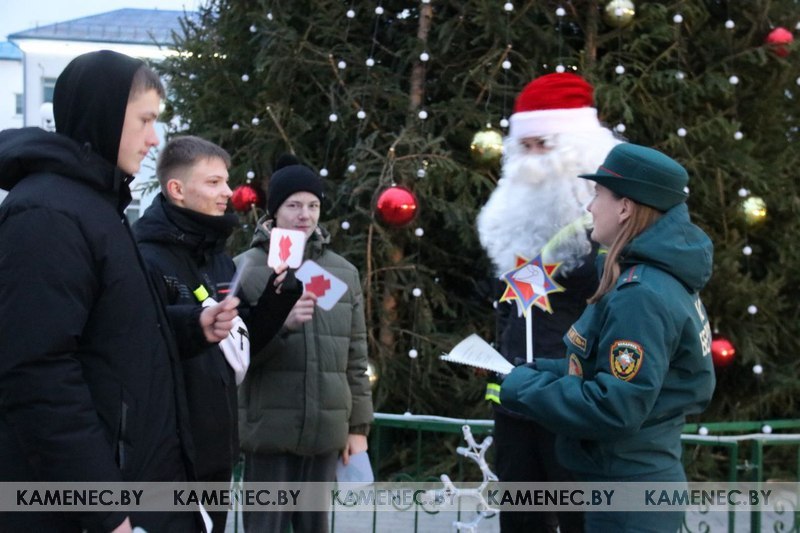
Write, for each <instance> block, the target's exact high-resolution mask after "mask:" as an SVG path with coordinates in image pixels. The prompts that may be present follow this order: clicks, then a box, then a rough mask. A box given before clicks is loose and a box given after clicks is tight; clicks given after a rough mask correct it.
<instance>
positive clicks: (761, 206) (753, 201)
mask: <svg viewBox="0 0 800 533" xmlns="http://www.w3.org/2000/svg"><path fill="white" fill-rule="evenodd" d="M742 211H743V212H744V220H745V222H747V224H748V225H750V226H757V225H759V224H761V223H762V222H764V220H766V219H767V202H765V201H764V199H763V198H760V197H758V196H749V197H748V198H747V199H746V200H745V201H744V202H742Z"/></svg>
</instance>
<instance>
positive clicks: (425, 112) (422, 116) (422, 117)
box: [417, 109, 428, 120]
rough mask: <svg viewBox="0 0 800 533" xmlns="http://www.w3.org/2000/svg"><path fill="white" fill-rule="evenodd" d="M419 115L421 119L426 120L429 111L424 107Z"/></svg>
mask: <svg viewBox="0 0 800 533" xmlns="http://www.w3.org/2000/svg"><path fill="white" fill-rule="evenodd" d="M417 116H418V117H419V118H420V120H425V119H426V118H428V112H427V111H425V110H424V109H423V110H422V111H420V112H419V113H418V114H417Z"/></svg>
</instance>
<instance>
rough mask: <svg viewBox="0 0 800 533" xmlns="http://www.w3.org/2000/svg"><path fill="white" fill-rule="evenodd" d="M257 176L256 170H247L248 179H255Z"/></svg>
mask: <svg viewBox="0 0 800 533" xmlns="http://www.w3.org/2000/svg"><path fill="white" fill-rule="evenodd" d="M255 177H256V173H255V172H253V171H252V170H248V171H247V179H249V180H251V179H253V178H255Z"/></svg>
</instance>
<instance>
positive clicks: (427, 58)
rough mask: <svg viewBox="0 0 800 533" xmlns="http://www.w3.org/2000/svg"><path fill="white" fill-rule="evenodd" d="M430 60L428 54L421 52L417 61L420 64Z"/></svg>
mask: <svg viewBox="0 0 800 533" xmlns="http://www.w3.org/2000/svg"><path fill="white" fill-rule="evenodd" d="M430 58H431V55H430V54H429V53H428V52H422V53H421V54H420V55H419V60H420V61H422V62H425V61H428V60H429V59H430Z"/></svg>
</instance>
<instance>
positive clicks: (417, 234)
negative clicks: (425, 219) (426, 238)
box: [414, 228, 425, 237]
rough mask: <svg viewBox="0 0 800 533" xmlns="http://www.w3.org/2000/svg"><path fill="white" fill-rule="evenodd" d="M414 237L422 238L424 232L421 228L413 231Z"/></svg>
mask: <svg viewBox="0 0 800 533" xmlns="http://www.w3.org/2000/svg"><path fill="white" fill-rule="evenodd" d="M414 235H416V236H417V237H422V236H423V235H425V230H424V229H422V228H417V229H415V230H414Z"/></svg>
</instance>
